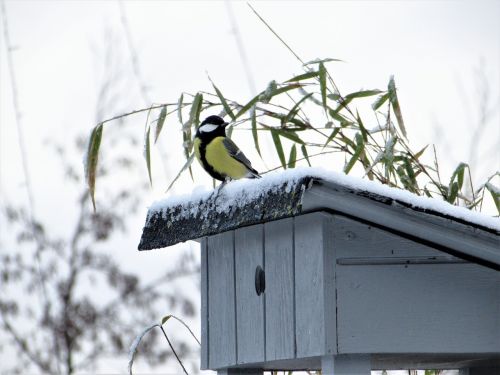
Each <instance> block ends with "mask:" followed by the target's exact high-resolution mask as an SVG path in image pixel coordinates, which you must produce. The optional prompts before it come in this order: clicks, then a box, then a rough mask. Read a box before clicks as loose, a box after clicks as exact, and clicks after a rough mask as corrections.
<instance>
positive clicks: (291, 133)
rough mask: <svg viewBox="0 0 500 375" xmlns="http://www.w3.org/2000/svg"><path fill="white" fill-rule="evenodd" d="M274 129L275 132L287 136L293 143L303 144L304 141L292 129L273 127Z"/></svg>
mask: <svg viewBox="0 0 500 375" xmlns="http://www.w3.org/2000/svg"><path fill="white" fill-rule="evenodd" d="M274 131H275V132H277V133H278V134H279V135H281V136H282V137H285V138H288V139H289V140H291V141H293V142H295V143H299V144H301V145H303V144H304V141H303V140H302V139H300V137H299V136H298V135H297V134H296V133H295V132H294V131H292V130H285V129H274Z"/></svg>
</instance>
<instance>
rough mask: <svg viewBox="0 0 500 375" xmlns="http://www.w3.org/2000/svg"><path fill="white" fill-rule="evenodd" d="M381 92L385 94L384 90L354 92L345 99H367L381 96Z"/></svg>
mask: <svg viewBox="0 0 500 375" xmlns="http://www.w3.org/2000/svg"><path fill="white" fill-rule="evenodd" d="M381 92H383V91H382V90H363V91H357V92H353V93H350V94H348V95H346V96H345V98H344V99H346V100H347V99H355V98H365V97H367V96H373V95H377V94H380V93H381Z"/></svg>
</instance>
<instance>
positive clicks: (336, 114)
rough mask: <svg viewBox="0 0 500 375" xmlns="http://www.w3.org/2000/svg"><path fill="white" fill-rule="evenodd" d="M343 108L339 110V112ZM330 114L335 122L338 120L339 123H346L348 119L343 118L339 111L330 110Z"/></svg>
mask: <svg viewBox="0 0 500 375" xmlns="http://www.w3.org/2000/svg"><path fill="white" fill-rule="evenodd" d="M340 109H342V108H339V110H340ZM328 113H329V114H330V117H331V118H333V119H334V120H337V121H339V122H346V121H347V119H346V118H345V117H344V116H342V115H341V114H340V113H339V112H338V111H336V110H333V109H331V108H328Z"/></svg>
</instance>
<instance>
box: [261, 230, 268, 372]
mask: <svg viewBox="0 0 500 375" xmlns="http://www.w3.org/2000/svg"><path fill="white" fill-rule="evenodd" d="M264 225H265V224H262V269H263V270H264V280H265V277H266V276H265V275H266V231H265V227H264ZM262 295H263V298H264V300H263V302H262V303H263V308H264V314H263V315H264V324H263V326H264V362H266V361H267V337H266V335H267V332H266V322H267V317H266V291H265V289H264V293H262Z"/></svg>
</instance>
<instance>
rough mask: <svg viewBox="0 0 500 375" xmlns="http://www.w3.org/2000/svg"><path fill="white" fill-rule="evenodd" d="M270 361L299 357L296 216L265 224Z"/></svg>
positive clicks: (267, 338)
mask: <svg viewBox="0 0 500 375" xmlns="http://www.w3.org/2000/svg"><path fill="white" fill-rule="evenodd" d="M264 244H265V247H264V257H265V272H266V291H265V293H264V295H265V301H266V302H265V316H266V361H271V360H277V359H288V358H294V357H295V314H294V308H295V301H294V260H293V258H294V254H293V253H294V251H293V250H294V249H293V219H291V218H290V219H283V220H279V221H272V222H269V223H266V224H264Z"/></svg>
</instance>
